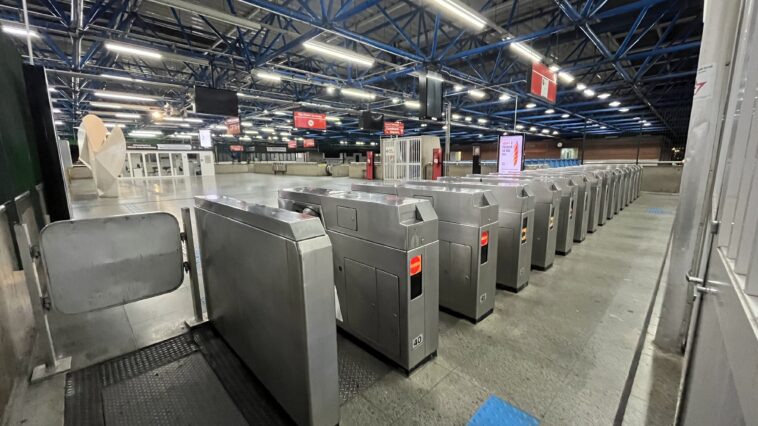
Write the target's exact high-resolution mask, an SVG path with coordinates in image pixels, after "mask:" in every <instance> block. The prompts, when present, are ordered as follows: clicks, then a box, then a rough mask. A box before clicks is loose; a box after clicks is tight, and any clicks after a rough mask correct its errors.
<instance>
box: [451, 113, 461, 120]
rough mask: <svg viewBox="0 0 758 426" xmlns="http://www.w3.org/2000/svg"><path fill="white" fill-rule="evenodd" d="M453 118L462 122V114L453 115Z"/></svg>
mask: <svg viewBox="0 0 758 426" xmlns="http://www.w3.org/2000/svg"><path fill="white" fill-rule="evenodd" d="M452 117H453V120H460V119H461V115H460V114H453V116H452Z"/></svg>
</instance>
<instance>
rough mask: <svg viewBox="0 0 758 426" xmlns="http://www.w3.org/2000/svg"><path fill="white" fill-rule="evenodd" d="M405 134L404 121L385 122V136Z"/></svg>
mask: <svg viewBox="0 0 758 426" xmlns="http://www.w3.org/2000/svg"><path fill="white" fill-rule="evenodd" d="M404 133H405V125H404V124H403V122H402V121H385V122H384V135H385V136H403V134H404Z"/></svg>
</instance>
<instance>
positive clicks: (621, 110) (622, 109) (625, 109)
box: [619, 108, 629, 112]
mask: <svg viewBox="0 0 758 426" xmlns="http://www.w3.org/2000/svg"><path fill="white" fill-rule="evenodd" d="M619 112H629V108H619Z"/></svg>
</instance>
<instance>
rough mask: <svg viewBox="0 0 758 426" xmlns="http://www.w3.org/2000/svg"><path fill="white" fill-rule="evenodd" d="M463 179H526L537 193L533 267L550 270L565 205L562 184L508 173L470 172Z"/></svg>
mask: <svg viewBox="0 0 758 426" xmlns="http://www.w3.org/2000/svg"><path fill="white" fill-rule="evenodd" d="M462 179H463V180H476V181H481V182H484V183H489V182H495V181H497V182H509V181H510V182H522V183H523V182H526V184H527V185H528V187H529V188H530V191H531V192H532V193H534V196H535V198H534V200H535V202H534V226H533V227H532V235H533V238H532V267H533V268H536V269H539V270H542V271H546V270H548V269H550V267H552V266H553V262H554V261H555V245H556V242H557V240H558V217H559V216H560V209H561V193H562V191H561V188H560V187H559V186H558V185H556V184H555V183H553V182H550V181H547V180H544V179H540V178H536V179H515V178H512V177H508V176H496V175H479V176H476V175H470V176H467V177H465V178H462Z"/></svg>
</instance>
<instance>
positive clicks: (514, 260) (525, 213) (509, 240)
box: [414, 177, 535, 292]
mask: <svg viewBox="0 0 758 426" xmlns="http://www.w3.org/2000/svg"><path fill="white" fill-rule="evenodd" d="M414 183H416V184H423V185H427V186H440V185H443V186H444V185H447V186H450V187H459V188H474V189H482V188H483V185H486V184H482V183H481V182H465V181H462V180H461V179H460V178H450V177H443V178H440V179H439V180H437V181H419V182H414ZM484 188H487V189H488V190H489V191H491V192H492V195H494V196H495V199H496V200H497V204H498V218H499V219H498V251H497V259H498V261H497V284H498V286H499V287H502V288H504V289H507V290H510V291H513V292H519V291H521V289H523V288H524V287H526V285H527V284H528V283H529V273H530V270H531V267H530V266H531V263H532V244H533V239H534V237H533V232H532V231H533V228H534V205H535V198H534V194H533V193H532V192H531V190H530V189H529V187H528V186H527V185H525V184H524V183H521V182H503V183H500V182H498V183H493V184H491V185H486V186H484Z"/></svg>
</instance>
